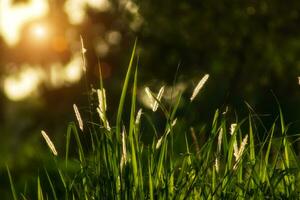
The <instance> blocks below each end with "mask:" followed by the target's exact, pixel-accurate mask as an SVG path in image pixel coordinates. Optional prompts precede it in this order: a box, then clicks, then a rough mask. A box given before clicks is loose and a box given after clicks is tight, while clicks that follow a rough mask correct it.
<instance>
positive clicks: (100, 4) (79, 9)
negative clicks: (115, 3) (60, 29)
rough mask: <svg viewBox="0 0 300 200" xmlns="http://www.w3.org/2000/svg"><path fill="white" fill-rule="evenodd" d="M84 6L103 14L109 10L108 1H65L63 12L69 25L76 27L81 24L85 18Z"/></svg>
mask: <svg viewBox="0 0 300 200" xmlns="http://www.w3.org/2000/svg"><path fill="white" fill-rule="evenodd" d="M86 6H88V7H90V8H92V9H95V10H98V11H100V12H104V11H107V10H109V9H110V7H111V5H110V2H109V1H108V0H67V1H66V3H65V5H64V11H65V12H66V13H67V15H68V17H69V21H70V23H71V24H74V25H77V24H80V23H82V22H83V20H84V19H85V17H86V12H85V9H86Z"/></svg>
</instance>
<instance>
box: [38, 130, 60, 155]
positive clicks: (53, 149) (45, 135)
mask: <svg viewBox="0 0 300 200" xmlns="http://www.w3.org/2000/svg"><path fill="white" fill-rule="evenodd" d="M41 133H42V136H43V137H44V139H45V141H46V143H47V145H48V147H49V148H50V150H51V151H52V153H53V154H54V155H55V156H57V151H56V149H55V146H54V144H53V143H52V141H51V140H50V138H49V136H48V135H47V133H46V132H45V131H43V130H42V131H41Z"/></svg>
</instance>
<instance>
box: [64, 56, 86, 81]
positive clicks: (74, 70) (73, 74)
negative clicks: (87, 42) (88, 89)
mask: <svg viewBox="0 0 300 200" xmlns="http://www.w3.org/2000/svg"><path fill="white" fill-rule="evenodd" d="M81 65H82V58H81V55H76V56H74V57H73V58H72V60H71V62H70V63H68V64H67V66H66V67H65V70H64V71H65V73H64V79H65V81H66V82H69V83H75V82H78V81H79V80H80V79H81V76H82V72H83V71H82V66H81Z"/></svg>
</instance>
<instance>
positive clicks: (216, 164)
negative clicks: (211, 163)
mask: <svg viewBox="0 0 300 200" xmlns="http://www.w3.org/2000/svg"><path fill="white" fill-rule="evenodd" d="M215 168H216V172H217V173H219V170H220V164H219V157H216V160H215Z"/></svg>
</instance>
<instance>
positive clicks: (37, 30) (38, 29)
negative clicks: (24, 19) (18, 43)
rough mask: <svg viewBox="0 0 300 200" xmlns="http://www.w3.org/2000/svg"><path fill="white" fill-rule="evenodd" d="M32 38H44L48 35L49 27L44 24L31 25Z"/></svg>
mask: <svg viewBox="0 0 300 200" xmlns="http://www.w3.org/2000/svg"><path fill="white" fill-rule="evenodd" d="M30 32H31V35H32V38H35V39H38V40H45V39H46V38H47V37H48V34H49V29H48V27H47V26H46V25H45V24H35V25H33V26H32V27H31V31H30Z"/></svg>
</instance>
